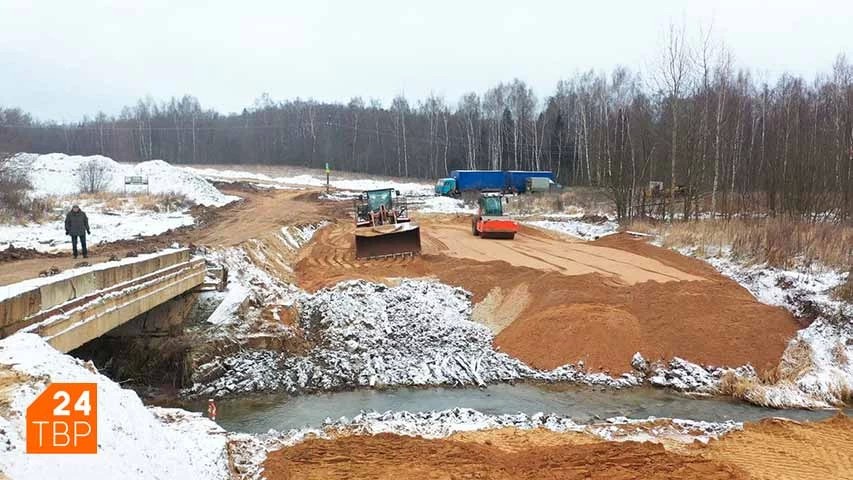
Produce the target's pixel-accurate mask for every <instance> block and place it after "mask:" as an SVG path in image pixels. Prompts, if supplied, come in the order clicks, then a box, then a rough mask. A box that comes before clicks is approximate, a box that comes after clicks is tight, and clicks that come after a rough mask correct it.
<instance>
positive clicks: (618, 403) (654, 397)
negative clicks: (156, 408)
mask: <svg viewBox="0 0 853 480" xmlns="http://www.w3.org/2000/svg"><path fill="white" fill-rule="evenodd" d="M184 407H185V408H187V409H189V410H193V411H198V412H203V411H205V410H206V408H207V407H206V403H205V402H204V401H203V400H202V401H200V402H196V403H192V404H189V405H184ZM455 407H467V408H473V409H475V410H479V411H481V412H483V413H489V414H513V413H518V412H523V413H526V414H534V413H537V412H544V413H556V414H558V415H563V416H567V417H571V418H572V419H573V420H574V421H575V422H577V423H588V422H591V421H594V420H598V419H605V418H609V417H617V416H625V417H628V418H647V417H650V416H654V417H671V418H682V419H690V420H706V421H713V422H722V421H726V420H734V421H739V422H742V421H755V420H760V419H762V418H768V417H785V418H789V419H792V420H820V419H824V418H827V417H830V416H832V415H834V414H835V411H834V410H827V411H811V410H775V409H769V408H764V407H758V406H755V405H751V404H748V403H745V402H740V401H735V400H731V399H728V398H722V397H720V398H703V399H693V398H688V397H685V396H682V395H678V394H675V393H672V392H668V391H665V390H659V389H652V388H634V389H627V390H594V389H590V388H581V387H571V388H567V387H562V388H554V386H549V385H544V386H542V385H530V384H519V385H514V386H513V385H501V384H499V385H493V386H490V387H488V388H484V389H479V388H441V387H436V388H417V389H416V388H398V389H390V390H368V389H362V390H355V391H347V392H334V393H318V394H312V395H299V396H289V395H283V394H268V395H253V396H249V397H244V398H239V399H228V400H222V401H219V402H217V409H218V416H217V423H219V425H220V426H222V427H223V428H225V429H226V430H229V431H236V432H246V433H265V432H267V431H268V430H270V429H275V430H279V431H287V430H289V429H291V428H302V427H319V426H320V425H321V424H322V422H323V420H324V419H325V418H326V417H331V418H332V419H337V418H339V417H341V416H346V417H349V418H352V417H353V416H355V415H357V414H358V413H359V412H360V411H361V410H376V411H379V412H384V411H386V410H408V411H410V412H416V411H429V410H446V409H450V408H455Z"/></svg>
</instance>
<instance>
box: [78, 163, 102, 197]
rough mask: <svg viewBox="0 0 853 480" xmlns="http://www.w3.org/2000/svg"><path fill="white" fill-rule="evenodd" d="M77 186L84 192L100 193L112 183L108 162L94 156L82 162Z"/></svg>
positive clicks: (79, 167)
mask: <svg viewBox="0 0 853 480" xmlns="http://www.w3.org/2000/svg"><path fill="white" fill-rule="evenodd" d="M75 173H76V174H77V187H78V188H79V189H80V192H82V193H98V192H103V191H104V190H106V189H107V187H108V186H109V184H110V171H109V168H108V167H107V164H106V162H103V161H101V160H100V159H97V158H93V159H90V160H86V161H84V162H83V163H81V164H80V165H79V166H78V167H77V170H76V171H75Z"/></svg>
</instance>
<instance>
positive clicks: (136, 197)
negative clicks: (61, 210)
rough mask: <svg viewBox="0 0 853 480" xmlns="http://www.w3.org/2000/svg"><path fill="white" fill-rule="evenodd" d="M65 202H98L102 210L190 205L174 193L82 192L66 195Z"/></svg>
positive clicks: (168, 209)
mask: <svg viewBox="0 0 853 480" xmlns="http://www.w3.org/2000/svg"><path fill="white" fill-rule="evenodd" d="M65 200H66V202H71V203H81V204H99V205H100V206H101V208H102V209H103V210H114V211H120V210H128V209H134V208H135V209H140V210H144V211H149V212H173V211H179V210H183V209H185V208H188V207H189V206H190V205H191V202H190V201H189V200H187V198H186V197H185V196H184V195H179V194H176V193H161V194H147V193H145V194H121V193H116V192H98V193H83V194H79V195H74V196H73V197H66V198H65Z"/></svg>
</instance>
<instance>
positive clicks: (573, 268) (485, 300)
mask: <svg viewBox="0 0 853 480" xmlns="http://www.w3.org/2000/svg"><path fill="white" fill-rule="evenodd" d="M419 219H420V223H421V232H422V233H421V236H422V243H423V255H422V256H420V257H416V258H407V259H393V260H372V261H360V260H357V259H356V258H355V256H354V252H353V248H352V242H353V240H352V230H353V227H351V226H350V225H348V224H338V225H333V226H331V227H328V228H326V229H323V230H321V231H320V232H318V233H317V235H316V236H315V240H314V241H313V242H311V243H310V244H309V245H308V246H307V247H306V248H305V249H303V251H302V253H301V254H300V257H299V258H300V260H299V262H298V263H297V264H296V267H295V271H296V279H297V281H298V283H299V284H300V285H301V286H303V287H304V288H307V289H310V290H316V289H319V288H322V287H325V286H329V285H333V284H335V283H337V282H339V281H342V280H346V279H352V278H363V279H368V280H372V281H388V278H393V277H432V278H437V279H440V280H441V281H443V282H445V283H448V284H451V285H457V286H461V287H463V288H465V289H467V290H469V291H471V292H472V293H473V294H474V298H473V301H474V302H475V303H476V304H477V305H476V307H475V310H474V319H475V320H478V321H481V322H482V323H485V324H486V325H488V326H490V327H491V328H492V329H493V331H495V333H496V334H497V338H496V341H495V344H496V346H498V347H499V348H501V349H502V350H503V351H505V352H507V353H509V354H510V355H513V356H515V357H518V358H520V359H522V360H524V361H525V362H527V363H528V364H531V365H533V366H535V367H538V368H543V369H550V368H555V367H558V366H561V365H565V364H566V363H574V362H577V361H580V360H582V361H584V363H585V365H586V367H587V368H589V369H591V370H595V371H609V372H611V373H613V374H616V373H622V372H627V371H630V370H631V366H630V359H631V357H632V356H633V355H634V353H635V352H641V353H642V354H643V355H645V356H646V358H650V359H665V360H669V359H670V358H672V357H674V356H680V357H682V358H686V359H688V360H691V361H693V362H697V363H702V364H711V365H727V366H740V365H743V364H745V363H751V364H752V365H753V366H755V367H756V368H757V369H758V370H759V371H763V370H766V369H770V368H772V367H774V366H775V365H776V364H777V363H778V361H779V358H780V357H781V354H782V351H783V350H784V348H785V346H786V344H787V341H788V339H790V338H791V336H792V335H793V333H794V332H795V331H796V330H797V328H798V325H797V324H796V322H795V321H794V320H793V318H792V317H791V316H790V314H788V313H787V312H785V311H784V310H782V309H779V308H774V307H769V306H767V305H763V304H761V303H759V302H758V301H756V300H755V299H754V298H753V297H752V296H751V295H750V294H749V292H747V291H746V290H745V289H743V288H741V287H740V286H739V285H738V284H737V283H735V282H734V281H732V280H730V279H728V278H725V277H723V276H721V275H720V274H719V273H717V272H716V271H715V270H714V269H713V268H712V267H710V266H709V265H708V264H706V263H704V262H701V261H698V260H694V259H690V258H686V257H683V256H681V255H679V254H678V253H676V252H671V251H668V250H664V249H660V248H657V247H654V246H651V245H648V244H647V243H646V242H645V241H643V240H642V239H634V238H630V237H629V236H627V235H615V236H612V237H605V238H604V239H601V240H599V241H596V242H589V243H581V242H577V241H573V240H570V239H567V238H565V237H558V236H556V235H552V234H550V233H547V232H543V231H538V230H535V229H530V228H523V229H522V231H521V234H520V235H518V236H517V237H516V238H517V240H488V239H481V238H477V237H474V236H473V235H472V234H471V232H470V224H469V223H468V219H467V218H466V217H455V216H447V215H441V216H425V215H421V216H420V217H419Z"/></svg>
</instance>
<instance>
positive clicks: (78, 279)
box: [0, 249, 207, 352]
mask: <svg viewBox="0 0 853 480" xmlns="http://www.w3.org/2000/svg"><path fill="white" fill-rule="evenodd" d="M206 272H207V269H206V267H205V262H204V260H203V259H201V258H193V257H192V256H191V254H190V251H189V250H188V249H171V250H167V251H164V252H160V253H155V254H148V255H140V256H138V257H134V258H126V259H123V260H120V261H115V262H106V263H103V264H99V265H95V266H92V267H86V268H82V269H75V270H70V271H68V272H67V273H61V274H59V275H56V276H53V277H46V278H37V279H33V280H28V281H25V282H21V283H18V284H14V285H8V286H4V287H0V338H3V337H5V336H8V335H11V334H12V333H14V332H16V331H20V330H23V331H28V332H33V333H37V334H39V335H41V336H42V337H44V338H45V339H46V340H47V341H48V343H50V344H51V345H53V346H54V347H55V348H56V349H57V350H60V351H62V352H69V351H71V350H73V349H75V348H77V347H79V346H81V345H83V344H84V343H86V342H88V341H90V340H93V339H95V338H97V337H99V336H101V335H103V334H105V333H107V332H109V331H110V330H113V329H114V328H116V327H119V326H121V325H123V324H125V323H126V322H128V321H129V320H131V319H133V318H135V317H138V316H139V315H142V314H144V313H146V312H148V311H149V310H151V309H153V308H155V307H157V306H159V305H162V304H163V303H165V302H167V301H169V300H171V299H173V298H175V297H177V296H179V295H182V294H184V293H185V292H188V291H190V290H193V289H195V288H196V287H199V286H201V285H202V284H203V283H204V280H205V276H206Z"/></svg>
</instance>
